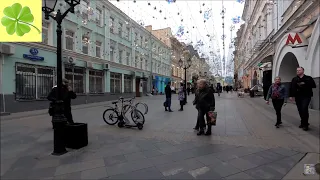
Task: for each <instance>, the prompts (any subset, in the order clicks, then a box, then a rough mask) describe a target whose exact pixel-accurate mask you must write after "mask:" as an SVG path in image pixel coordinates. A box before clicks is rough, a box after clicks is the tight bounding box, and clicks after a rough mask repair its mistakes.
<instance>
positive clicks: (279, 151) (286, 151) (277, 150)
mask: <svg viewBox="0 0 320 180" xmlns="http://www.w3.org/2000/svg"><path fill="white" fill-rule="evenodd" d="M270 151H272V152H275V153H277V154H281V155H283V156H293V155H295V154H298V152H296V151H292V150H289V149H285V148H282V147H279V148H273V149H270Z"/></svg>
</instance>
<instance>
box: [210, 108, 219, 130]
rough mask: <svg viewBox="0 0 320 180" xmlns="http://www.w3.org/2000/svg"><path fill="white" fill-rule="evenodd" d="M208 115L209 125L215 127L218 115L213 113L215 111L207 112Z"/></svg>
mask: <svg viewBox="0 0 320 180" xmlns="http://www.w3.org/2000/svg"><path fill="white" fill-rule="evenodd" d="M208 115H209V118H210V119H209V122H210V124H211V125H213V126H215V125H216V122H217V116H218V113H217V112H215V111H209V112H208Z"/></svg>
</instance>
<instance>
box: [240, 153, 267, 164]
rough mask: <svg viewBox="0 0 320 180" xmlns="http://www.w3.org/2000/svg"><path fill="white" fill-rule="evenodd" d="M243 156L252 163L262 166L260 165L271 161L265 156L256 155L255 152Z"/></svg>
mask: <svg viewBox="0 0 320 180" xmlns="http://www.w3.org/2000/svg"><path fill="white" fill-rule="evenodd" d="M241 158H242V159H244V160H247V161H249V162H250V163H252V164H255V165H257V166H260V165H263V164H267V163H269V162H271V160H270V159H267V158H263V157H260V156H258V155H255V154H250V155H247V156H243V157H241Z"/></svg>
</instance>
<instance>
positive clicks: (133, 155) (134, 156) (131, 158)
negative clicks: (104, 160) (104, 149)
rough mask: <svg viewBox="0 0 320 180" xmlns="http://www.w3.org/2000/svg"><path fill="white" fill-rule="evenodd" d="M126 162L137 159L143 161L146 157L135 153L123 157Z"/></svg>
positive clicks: (140, 153)
mask: <svg viewBox="0 0 320 180" xmlns="http://www.w3.org/2000/svg"><path fill="white" fill-rule="evenodd" d="M124 156H125V157H126V159H127V160H128V161H135V160H139V159H144V158H146V156H145V155H144V154H143V153H142V152H135V153H130V154H125V155H124Z"/></svg>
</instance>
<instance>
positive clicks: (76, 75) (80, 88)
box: [65, 66, 86, 94]
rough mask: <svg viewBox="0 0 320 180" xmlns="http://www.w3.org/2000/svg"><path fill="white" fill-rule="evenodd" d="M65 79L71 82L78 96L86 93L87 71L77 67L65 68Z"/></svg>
mask: <svg viewBox="0 0 320 180" xmlns="http://www.w3.org/2000/svg"><path fill="white" fill-rule="evenodd" d="M65 78H66V79H68V80H69V81H71V87H72V89H73V91H74V92H75V93H77V94H84V93H85V80H86V78H85V69H84V68H81V67H76V66H70V67H68V66H67V67H65Z"/></svg>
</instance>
